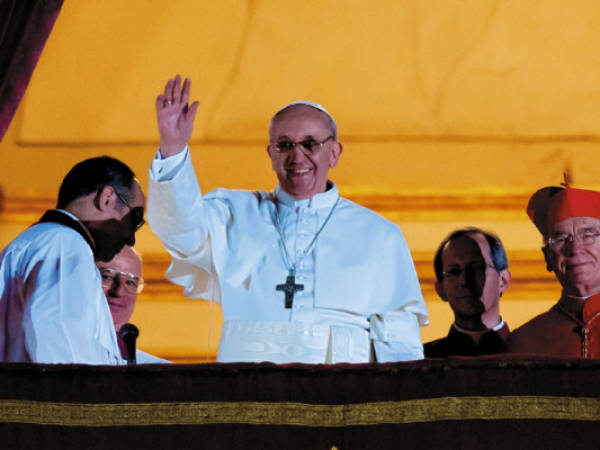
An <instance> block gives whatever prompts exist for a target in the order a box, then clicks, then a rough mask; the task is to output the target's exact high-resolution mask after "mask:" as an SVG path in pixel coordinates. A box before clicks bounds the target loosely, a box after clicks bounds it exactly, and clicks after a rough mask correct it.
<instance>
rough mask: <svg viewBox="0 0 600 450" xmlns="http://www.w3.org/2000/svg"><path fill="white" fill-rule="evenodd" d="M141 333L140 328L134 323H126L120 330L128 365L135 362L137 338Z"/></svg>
mask: <svg viewBox="0 0 600 450" xmlns="http://www.w3.org/2000/svg"><path fill="white" fill-rule="evenodd" d="M139 335H140V332H139V330H138V328H137V327H136V326H135V325H134V324H132V323H126V324H125V325H123V326H122V327H121V329H120V330H119V336H120V337H121V339H123V342H124V343H125V351H126V353H127V355H126V360H127V365H130V364H135V363H136V361H135V340H136V339H137V337H138V336H139Z"/></svg>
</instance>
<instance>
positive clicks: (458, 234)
mask: <svg viewBox="0 0 600 450" xmlns="http://www.w3.org/2000/svg"><path fill="white" fill-rule="evenodd" d="M433 267H434V269H435V276H436V278H437V281H436V283H435V290H436V292H437V293H438V295H439V296H440V298H441V299H442V300H443V301H445V302H448V304H449V305H450V308H452V312H453V313H454V323H453V324H452V326H451V327H450V332H449V333H448V335H447V336H446V337H443V338H441V339H437V340H435V341H432V342H428V343H426V344H425V357H428V358H443V357H447V356H455V355H460V356H480V355H490V354H494V353H500V352H501V351H502V347H503V346H504V342H505V341H506V338H507V337H508V334H509V329H508V325H507V324H506V323H505V322H504V320H503V319H502V317H501V316H500V297H502V294H503V293H504V292H505V291H506V289H508V286H509V284H510V272H509V270H508V261H507V258H506V252H505V251H504V246H503V245H502V242H501V241H500V238H499V237H498V236H496V235H495V234H493V233H490V232H489V231H484V230H481V229H479V228H476V227H468V228H462V229H459V230H455V231H453V232H452V233H450V234H449V235H448V236H447V237H446V238H445V239H444V240H443V241H442V242H441V244H440V245H439V247H438V249H437V251H436V253H435V257H434V260H433Z"/></svg>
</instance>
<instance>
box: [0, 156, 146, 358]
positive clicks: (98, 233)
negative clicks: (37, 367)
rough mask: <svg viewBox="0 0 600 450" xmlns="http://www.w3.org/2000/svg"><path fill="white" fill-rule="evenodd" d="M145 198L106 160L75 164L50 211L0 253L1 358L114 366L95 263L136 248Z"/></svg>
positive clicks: (127, 173)
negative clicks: (124, 247)
mask: <svg viewBox="0 0 600 450" xmlns="http://www.w3.org/2000/svg"><path fill="white" fill-rule="evenodd" d="M144 201H145V199H144V193H143V191H142V188H141V187H140V185H139V183H138V182H137V180H136V179H135V176H134V173H133V171H132V170H131V169H130V168H129V167H127V165H125V164H124V163H122V162H121V161H119V160H117V159H115V158H111V157H108V156H101V157H97V158H90V159H86V160H85V161H82V162H80V163H78V164H76V165H75V166H74V167H73V168H72V169H71V170H70V171H69V173H68V174H67V175H66V176H65V178H64V179H63V181H62V184H61V186H60V189H59V192H58V202H57V205H56V209H53V210H50V211H47V212H46V213H45V214H44V215H43V216H42V217H41V219H40V220H39V222H38V223H36V224H34V225H32V226H31V227H29V228H28V229H27V230H25V231H24V232H23V233H21V234H20V235H19V236H17V237H16V238H15V239H14V240H13V241H12V242H11V243H10V244H9V245H8V246H7V247H6V248H5V249H4V250H3V251H2V254H0V360H1V361H7V362H38V363H63V364H68V363H74V364H121V363H123V360H122V358H121V355H120V352H119V347H118V345H117V339H116V336H115V330H114V326H113V323H112V320H111V316H110V311H109V309H108V306H107V304H106V300H105V297H104V293H103V292H102V285H101V279H100V272H98V269H97V268H96V266H95V265H94V262H95V261H109V260H111V259H112V258H113V256H114V255H116V254H117V253H118V252H119V251H120V250H121V248H123V246H124V245H126V244H127V245H133V244H134V243H135V233H136V231H137V230H138V229H139V228H140V227H141V226H142V225H143V223H144Z"/></svg>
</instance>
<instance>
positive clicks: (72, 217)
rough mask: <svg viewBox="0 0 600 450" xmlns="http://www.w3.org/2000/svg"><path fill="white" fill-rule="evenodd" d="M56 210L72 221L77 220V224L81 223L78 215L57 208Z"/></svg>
mask: <svg viewBox="0 0 600 450" xmlns="http://www.w3.org/2000/svg"><path fill="white" fill-rule="evenodd" d="M56 210H57V211H60V212H61V213H63V214H64V215H66V216H69V217H70V218H71V219H75V220H76V221H77V222H81V220H79V217H77V216H76V215H74V214H72V213H70V212H69V211H67V210H66V209H61V208H56Z"/></svg>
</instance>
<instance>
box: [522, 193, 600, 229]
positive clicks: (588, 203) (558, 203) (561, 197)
mask: <svg viewBox="0 0 600 450" xmlns="http://www.w3.org/2000/svg"><path fill="white" fill-rule="evenodd" d="M527 214H528V215H529V218H530V219H531V220H532V221H533V223H534V224H535V226H536V227H537V229H538V230H539V231H540V233H542V235H544V236H547V234H548V230H549V228H550V227H551V226H552V225H554V224H555V223H558V222H560V221H562V220H565V219H569V218H571V217H595V218H597V219H600V192H596V191H589V190H585V189H574V188H571V187H566V188H561V187H556V186H551V187H545V188H542V189H540V190H539V191H537V192H536V193H535V194H533V195H532V196H531V198H530V199H529V204H528V205H527Z"/></svg>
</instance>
